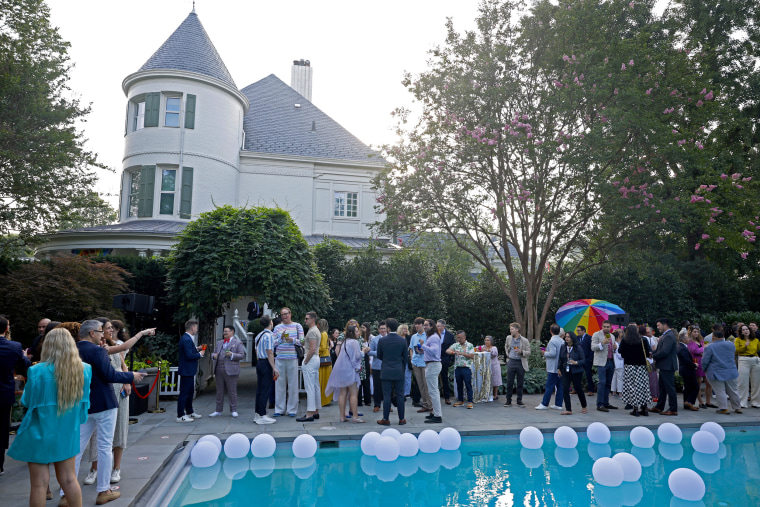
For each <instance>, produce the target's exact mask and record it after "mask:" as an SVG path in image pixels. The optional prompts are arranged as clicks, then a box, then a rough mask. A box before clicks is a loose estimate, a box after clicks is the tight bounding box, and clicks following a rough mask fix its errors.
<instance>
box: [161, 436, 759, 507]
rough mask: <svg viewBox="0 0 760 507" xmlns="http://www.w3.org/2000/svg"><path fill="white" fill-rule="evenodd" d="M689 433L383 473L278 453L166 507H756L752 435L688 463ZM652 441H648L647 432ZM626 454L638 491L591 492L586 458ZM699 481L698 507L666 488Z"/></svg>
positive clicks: (410, 462)
mask: <svg viewBox="0 0 760 507" xmlns="http://www.w3.org/2000/svg"><path fill="white" fill-rule="evenodd" d="M694 431H695V430H685V431H684V432H683V436H684V438H683V440H682V443H681V444H680V445H675V444H662V443H660V442H659V440H658V441H657V442H656V443H655V446H654V448H652V449H635V448H633V446H632V445H631V443H630V440H629V439H628V435H629V433H628V432H613V433H612V439H611V441H610V443H609V444H607V445H599V444H591V443H590V442H589V441H588V439H587V438H586V435H585V434H582V433H580V434H579V435H578V436H579V442H578V446H577V448H576V449H561V448H557V447H556V446H555V445H554V441H553V438H552V435H551V434H547V435H545V437H546V439H545V442H544V445H543V448H542V449H540V450H535V451H531V450H528V449H523V448H522V447H521V445H520V442H519V440H518V438H517V436H516V435H515V436H509V437H470V438H465V439H463V441H462V446H461V447H460V449H459V450H458V451H441V452H439V453H437V454H422V453H420V454H418V456H417V457H414V458H400V459H399V460H398V461H396V462H393V463H381V462H379V461H377V459H376V458H370V457H367V456H364V455H363V454H362V452H361V449H360V448H359V446H358V442H356V443H355V445H354V443H348V444H347V445H346V444H345V443H342V444H341V445H343V447H340V448H328V449H320V450H319V451H318V452H317V455H316V457H315V458H311V459H308V460H301V459H296V458H293V455H292V453H291V451H290V445H289V444H285V445H278V449H277V452H276V453H275V455H274V457H272V458H267V459H256V458H251V457H250V455H249V457H248V458H243V459H239V460H232V459H226V460H225V459H224V456H222V460H221V461H219V462H217V464H216V465H214V466H213V467H210V468H191V469H190V472H189V473H188V475H187V476H186V477H185V479H184V480H183V482H182V484H181V485H180V487H179V489H178V490H177V492H176V494H175V496H174V498H173V499H172V501H171V503H170V506H171V507H179V506H184V505H208V506H215V505H218V506H220V507H222V506H232V505H256V506H268V505H271V506H277V507H285V506H290V505H303V506H312V505H314V506H316V505H324V506H333V505H346V506H383V507H385V506H388V505H392V506H394V507H395V506H398V505H413V506H415V507H427V506H430V507H433V506H434V507H439V506H451V507H453V506H482V505H489V506H499V507H502V506H503V507H507V506H512V505H514V506H536V507H538V506H554V505H557V506H582V507H586V506H589V505H601V506H623V505H626V506H628V505H630V506H633V505H646V506H658V507H659V506H665V505H670V506H675V505H684V506H687V505H692V506H698V505H705V506H732V507H738V506H745V505H746V506H760V430H758V429H754V428H746V429H729V430H727V431H726V440H725V442H724V443H723V444H721V448H720V451H719V453H718V454H716V455H704V454H700V453H696V452H695V451H694V450H693V449H692V447H691V440H690V439H691V435H692V434H693V433H694ZM655 433H656V432H655ZM617 452H632V454H634V455H635V456H636V457H637V458H638V459H639V461H640V462H641V464H642V475H641V478H640V479H639V481H638V482H635V483H623V485H622V486H620V487H618V488H608V487H604V486H599V485H598V484H596V483H595V482H594V479H593V476H592V473H591V469H592V466H593V463H594V457H597V458H598V457H601V456H610V455H614V454H615V453H617ZM681 467H684V468H690V469H692V470H695V471H696V472H698V473H699V475H700V476H701V477H702V478H703V479H704V481H705V486H706V490H707V492H706V494H705V497H704V499H703V501H702V502H697V503H690V502H682V501H680V500H678V499H676V498H674V497H673V495H672V494H671V493H670V489H669V488H668V483H667V480H668V476H669V474H670V472H671V471H673V470H674V469H676V468H681Z"/></svg>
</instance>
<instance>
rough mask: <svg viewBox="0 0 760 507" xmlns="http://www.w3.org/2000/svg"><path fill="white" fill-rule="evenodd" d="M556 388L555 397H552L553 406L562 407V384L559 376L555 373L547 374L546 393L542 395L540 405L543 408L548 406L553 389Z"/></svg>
mask: <svg viewBox="0 0 760 507" xmlns="http://www.w3.org/2000/svg"><path fill="white" fill-rule="evenodd" d="M555 387H556V388H557V395H556V396H555V397H554V405H555V406H557V407H561V406H562V401H563V398H562V382H560V378H559V375H557V374H556V373H547V375H546V392H545V393H544V399H543V400H542V401H541V404H542V405H544V406H545V407H548V406H549V402H550V401H551V399H552V393H553V392H554V388H555Z"/></svg>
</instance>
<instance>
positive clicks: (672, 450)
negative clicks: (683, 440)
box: [657, 442, 683, 461]
mask: <svg viewBox="0 0 760 507" xmlns="http://www.w3.org/2000/svg"><path fill="white" fill-rule="evenodd" d="M657 450H658V451H660V456H662V457H663V458H665V459H666V460H668V461H678V460H680V459H681V458H683V447H681V444H666V443H664V442H660V445H658V446H657Z"/></svg>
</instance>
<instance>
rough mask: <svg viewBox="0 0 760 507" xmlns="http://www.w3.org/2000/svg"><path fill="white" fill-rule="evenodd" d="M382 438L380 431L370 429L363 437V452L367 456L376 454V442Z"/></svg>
mask: <svg viewBox="0 0 760 507" xmlns="http://www.w3.org/2000/svg"><path fill="white" fill-rule="evenodd" d="M378 440H380V433H378V432H376V431H370V432H369V433H367V434H365V435H364V436H363V437H362V443H361V447H362V452H363V453H364V454H365V455H367V456H374V455H375V444H376V443H377V441H378Z"/></svg>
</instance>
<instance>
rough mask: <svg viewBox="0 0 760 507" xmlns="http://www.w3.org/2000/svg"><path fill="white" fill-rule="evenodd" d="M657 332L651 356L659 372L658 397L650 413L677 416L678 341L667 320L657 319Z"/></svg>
mask: <svg viewBox="0 0 760 507" xmlns="http://www.w3.org/2000/svg"><path fill="white" fill-rule="evenodd" d="M657 330H658V331H659V332H661V333H662V336H660V341H659V342H657V349H656V350H655V351H654V353H653V354H652V358H653V359H654V360H655V366H656V367H657V369H658V370H660V385H659V387H660V396H659V398H658V399H657V406H656V407H655V408H653V409H652V410H650V412H655V413H659V414H662V415H678V398H677V397H676V370H678V348H677V345H678V341H677V340H676V335H675V334H673V330H672V329H670V320H669V319H665V318H662V319H657ZM666 397H667V398H668V403H669V407H668V408H669V410H667V411H665V398H666Z"/></svg>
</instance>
